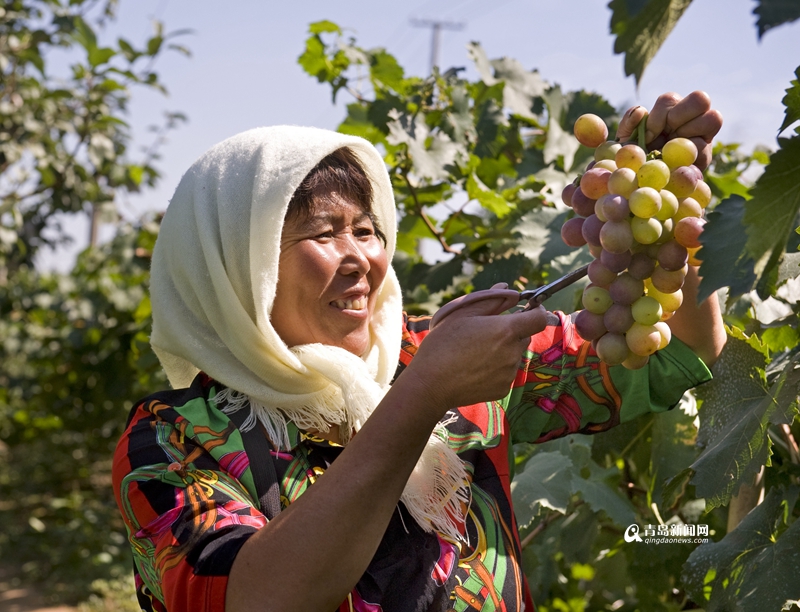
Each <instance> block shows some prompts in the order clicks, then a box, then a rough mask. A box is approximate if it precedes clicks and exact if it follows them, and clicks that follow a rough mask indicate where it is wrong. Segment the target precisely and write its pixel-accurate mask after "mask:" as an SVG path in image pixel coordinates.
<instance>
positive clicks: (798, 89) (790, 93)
mask: <svg viewBox="0 0 800 612" xmlns="http://www.w3.org/2000/svg"><path fill="white" fill-rule="evenodd" d="M797 4H798V7H800V2H799V3H797ZM794 74H795V76H796V77H797V78H796V79H794V80H793V81H792V85H791V87H789V88H788V89H787V90H786V95H785V96H784V97H783V100H782V102H783V105H784V106H785V107H786V117H785V118H784V120H783V123H782V124H781V127H780V129H779V130H778V131H779V132H782V131H783V130H785V129H786V128H788V127H789V126H790V125H792V124H793V123H794V122H795V121H800V66H798V67H797V68H796V69H795V71H794ZM797 129H800V128H797Z"/></svg>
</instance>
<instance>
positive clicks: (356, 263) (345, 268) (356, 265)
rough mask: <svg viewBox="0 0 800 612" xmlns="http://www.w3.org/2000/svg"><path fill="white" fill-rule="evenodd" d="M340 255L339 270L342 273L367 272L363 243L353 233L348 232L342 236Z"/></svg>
mask: <svg viewBox="0 0 800 612" xmlns="http://www.w3.org/2000/svg"><path fill="white" fill-rule="evenodd" d="M340 256H341V261H340V264H339V271H340V272H341V273H342V274H354V273H358V275H359V276H361V275H364V274H366V273H367V272H369V269H370V264H369V258H368V257H367V254H366V253H365V251H364V247H363V245H362V244H361V243H359V242H358V240H357V239H356V237H355V236H353V234H350V233H348V234H345V235H344V236H342V241H341V247H340Z"/></svg>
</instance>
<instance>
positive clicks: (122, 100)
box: [0, 0, 182, 271]
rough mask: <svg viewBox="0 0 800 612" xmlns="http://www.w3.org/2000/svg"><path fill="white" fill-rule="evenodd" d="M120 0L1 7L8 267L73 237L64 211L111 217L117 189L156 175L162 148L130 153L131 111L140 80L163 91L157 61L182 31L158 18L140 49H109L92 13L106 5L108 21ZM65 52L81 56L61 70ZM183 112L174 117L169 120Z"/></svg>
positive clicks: (3, 220) (1, 149) (3, 244)
mask: <svg viewBox="0 0 800 612" xmlns="http://www.w3.org/2000/svg"><path fill="white" fill-rule="evenodd" d="M114 6H115V2H113V1H111V0H106V1H105V2H101V3H98V2H89V1H87V0H70V1H69V2H67V1H66V0H52V1H45V0H13V1H9V2H6V3H5V4H4V6H3V8H2V9H1V10H2V12H1V13H0V19H1V20H2V21H1V22H0V71H2V85H0V114H1V115H2V123H0V174H2V177H3V181H2V183H0V262H1V263H2V264H3V265H4V266H6V267H7V268H8V269H9V270H10V271H13V270H15V269H16V268H18V267H19V266H21V265H23V264H26V265H30V264H31V263H32V262H33V261H34V257H35V255H36V253H37V251H38V250H39V249H40V248H41V247H42V246H44V245H54V244H59V243H63V242H67V241H69V238H68V236H66V235H65V234H64V233H63V231H62V230H61V228H60V226H59V224H58V222H57V215H56V213H66V214H75V213H84V214H100V213H101V212H105V213H106V216H108V215H109V214H110V215H111V217H112V218H113V216H114V207H113V202H114V199H115V197H116V195H117V194H118V193H119V192H121V191H132V192H135V191H139V190H140V189H141V188H142V187H147V186H151V185H152V184H153V183H154V181H155V180H156V179H157V177H158V173H157V171H156V169H155V167H154V166H153V165H152V164H153V161H154V155H155V149H151V151H150V152H148V153H146V154H144V156H143V157H142V158H141V159H138V160H135V161H133V160H130V159H128V157H127V153H128V151H127V148H128V141H129V132H128V126H127V124H126V123H125V121H124V119H123V117H124V114H125V111H126V108H127V104H128V100H129V98H130V93H131V88H132V87H133V86H136V85H138V86H142V87H145V88H150V89H156V90H160V91H165V90H164V87H163V85H162V84H161V83H160V82H159V80H158V74H157V73H156V72H155V71H154V70H153V61H154V60H156V59H157V57H158V55H159V54H160V53H161V52H163V50H164V49H165V48H166V46H165V45H164V42H165V41H167V40H169V39H171V38H172V37H173V36H174V34H169V35H165V34H164V33H163V29H162V27H161V25H160V24H156V29H155V33H154V35H153V36H152V37H151V38H149V39H148V40H147V41H146V42H145V43H144V45H143V47H142V48H141V49H137V48H135V47H134V46H133V45H132V44H131V43H130V42H128V41H125V40H123V39H119V40H118V41H117V43H116V45H113V46H103V45H102V44H101V43H100V41H99V39H98V36H97V33H96V32H95V27H96V26H92V24H91V23H90V21H91V16H92V15H95V14H97V13H98V12H99V13H100V24H101V25H102V23H103V21H102V20H103V19H108V18H110V17H113V9H114ZM175 34H177V33H175ZM171 47H172V48H174V49H178V50H181V49H182V48H181V47H178V46H175V45H171ZM64 49H68V50H72V51H74V52H76V53H77V56H78V59H73V58H74V57H75V56H74V55H70V56H69V60H68V61H69V62H70V64H68V66H67V67H66V69H65V70H61V71H59V72H54V71H53V70H52V65H53V58H54V57H55V56H57V55H58V54H59V53H60V52H61V53H63V50H64ZM55 65H58V64H57V63H56V64H55ZM181 118H182V116H181V115H179V114H170V115H169V116H168V117H167V120H166V121H167V124H166V125H167V126H168V127H169V126H171V125H173V124H174V122H175V121H177V120H180V119H181Z"/></svg>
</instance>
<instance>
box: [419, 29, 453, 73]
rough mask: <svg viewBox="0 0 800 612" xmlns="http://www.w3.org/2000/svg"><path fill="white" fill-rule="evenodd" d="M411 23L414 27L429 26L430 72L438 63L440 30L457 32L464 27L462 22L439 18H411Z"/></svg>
mask: <svg viewBox="0 0 800 612" xmlns="http://www.w3.org/2000/svg"><path fill="white" fill-rule="evenodd" d="M411 25H413V26H414V27H415V28H431V72H433V69H434V68H435V67H436V66H438V65H439V47H440V46H441V38H442V30H452V31H456V32H458V31H460V30H463V29H464V23H459V22H455V21H443V20H439V19H411Z"/></svg>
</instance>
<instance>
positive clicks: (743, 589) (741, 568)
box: [683, 487, 800, 612]
mask: <svg viewBox="0 0 800 612" xmlns="http://www.w3.org/2000/svg"><path fill="white" fill-rule="evenodd" d="M797 494H798V491H797V488H796V487H791V488H790V489H789V490H788V491H784V490H781V489H777V488H774V489H772V490H770V492H769V493H768V494H767V496H766V498H765V499H764V501H763V503H761V504H760V505H758V506H756V508H754V509H753V510H752V511H751V512H750V513H749V514H748V515H747V516H746V517H745V518H744V520H743V521H742V522H741V523H740V524H739V526H738V527H737V528H736V529H734V530H733V531H731V532H730V533H728V534H727V535H726V536H725V537H724V538H723V539H722V540H720V541H719V542H712V543H708V544H703V545H702V546H700V547H698V548H697V549H695V551H694V552H692V554H691V555H689V558H688V559H687V561H686V563H685V564H684V566H683V584H684V586H685V587H686V590H687V592H688V593H689V595H690V596H691V597H692V599H693V600H694V601H695V602H696V603H698V604H702V603H705V602H708V603H707V605H706V606H704V609H705V610H706V611H707V612H723V611H725V610H741V611H742V612H762V611H763V610H779V609H781V606H782V605H783V603H784V602H785V601H786V600H787V599H792V598H794V599H796V598H797V597H800V521H797V520H796V521H795V522H794V523H792V524H791V525H789V528H788V529H785V524H786V521H787V516H791V515H792V509H793V508H794V506H795V503H796V500H797ZM784 529H785V530H784Z"/></svg>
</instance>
